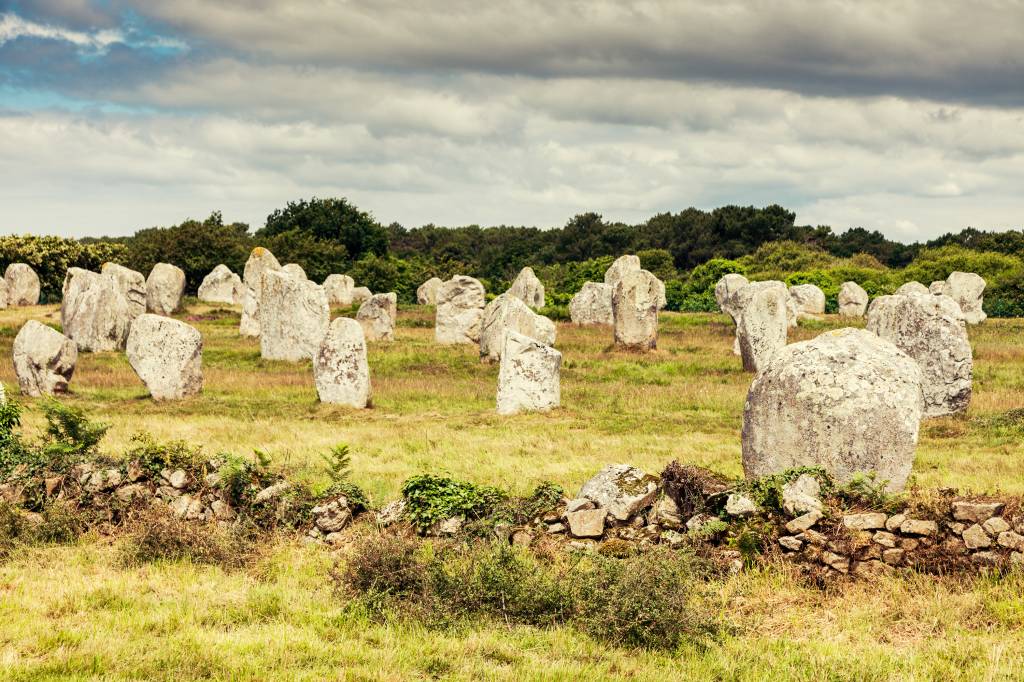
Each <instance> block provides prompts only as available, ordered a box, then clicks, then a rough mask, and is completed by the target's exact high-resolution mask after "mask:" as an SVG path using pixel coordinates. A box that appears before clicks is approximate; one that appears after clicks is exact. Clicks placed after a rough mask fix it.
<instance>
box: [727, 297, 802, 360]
mask: <svg viewBox="0 0 1024 682" xmlns="http://www.w3.org/2000/svg"><path fill="white" fill-rule="evenodd" d="M790 302H791V299H790V296H789V291H788V290H787V289H786V285H785V284H783V283H782V282H778V281H774V280H769V281H766V282H751V283H750V284H748V285H747V286H745V287H743V288H741V289H740V290H738V291H737V292H736V293H735V294H733V296H732V299H731V302H730V305H732V306H733V307H734V309H736V310H739V311H740V318H739V320H738V321H737V323H736V338H737V340H738V341H739V347H740V356H741V357H742V358H743V368H744V369H745V370H747V371H749V372H760V371H761V370H762V369H763V368H764V367H765V366H766V365H767V364H768V361H769V360H770V359H771V357H772V355H774V354H775V352H776V351H778V350H779V349H780V348H782V347H784V346H785V345H786V337H787V335H788V333H789V308H788V307H789V304H790Z"/></svg>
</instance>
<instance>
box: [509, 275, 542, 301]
mask: <svg viewBox="0 0 1024 682" xmlns="http://www.w3.org/2000/svg"><path fill="white" fill-rule="evenodd" d="M508 293H510V294H512V295H513V296H515V297H516V298H518V299H519V300H521V301H522V302H523V303H525V304H526V305H528V306H530V307H531V308H533V309H534V310H536V309H538V308H543V307H544V285H543V284H541V281H540V280H539V279H538V278H537V275H536V274H534V272H533V268H531V267H525V268H523V269H522V270H520V271H519V274H518V275H516V279H515V281H514V282H512V286H511V287H509V290H508Z"/></svg>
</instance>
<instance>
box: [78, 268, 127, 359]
mask: <svg viewBox="0 0 1024 682" xmlns="http://www.w3.org/2000/svg"><path fill="white" fill-rule="evenodd" d="M60 318H61V327H62V328H63V330H64V335H65V336H67V337H68V338H70V339H72V340H73V341H74V342H75V344H77V346H78V350H79V351H87V352H96V353H98V352H103V351H111V350H122V349H123V348H124V346H125V342H126V341H127V340H128V330H129V329H130V328H131V324H132V320H133V319H134V318H135V316H134V314H133V312H132V309H131V306H130V304H129V302H128V299H127V298H126V297H125V295H124V293H122V291H121V289H120V288H119V287H118V285H117V283H116V282H115V281H114V279H113V278H111V277H104V276H103V275H99V274H97V273H95V272H90V271H88V270H82V269H81V268H70V269H69V270H68V272H67V276H66V277H65V278H64V297H63V300H62V301H61V308H60Z"/></svg>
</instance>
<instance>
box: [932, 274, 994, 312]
mask: <svg viewBox="0 0 1024 682" xmlns="http://www.w3.org/2000/svg"><path fill="white" fill-rule="evenodd" d="M984 291H985V280H984V279H983V278H982V277H981V276H980V275H976V274H975V273H973V272H959V271H957V272H951V273H950V274H949V277H947V278H946V284H945V286H944V287H943V289H942V292H941V293H943V294H945V295H947V296H949V297H950V298H952V299H953V300H954V301H956V303H957V305H958V306H960V311H961V313H963V317H964V322H966V323H967V324H979V323H981V322H984V321H985V318H986V317H987V315H985V311H984V310H983V309H982V305H983V304H984V298H983V296H982V294H983V293H984Z"/></svg>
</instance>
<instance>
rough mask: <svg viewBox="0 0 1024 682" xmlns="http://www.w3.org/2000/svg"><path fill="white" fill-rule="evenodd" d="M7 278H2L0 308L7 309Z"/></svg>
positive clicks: (0, 282) (0, 279)
mask: <svg viewBox="0 0 1024 682" xmlns="http://www.w3.org/2000/svg"><path fill="white" fill-rule="evenodd" d="M7 292H8V290H7V280H5V279H3V278H0V310H7V301H8V293H7Z"/></svg>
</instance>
